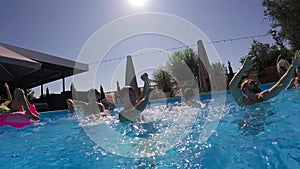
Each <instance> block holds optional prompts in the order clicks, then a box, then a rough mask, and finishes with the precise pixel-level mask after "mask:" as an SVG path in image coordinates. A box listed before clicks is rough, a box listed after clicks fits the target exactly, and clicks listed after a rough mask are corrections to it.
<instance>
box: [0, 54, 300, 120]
mask: <svg viewBox="0 0 300 169" xmlns="http://www.w3.org/2000/svg"><path fill="white" fill-rule="evenodd" d="M278 64H279V63H278ZM299 64H300V51H296V53H295V57H294V59H293V61H292V63H291V64H290V65H287V66H285V68H286V70H281V69H278V73H281V78H280V79H279V81H278V82H277V83H275V84H274V85H273V86H272V87H271V88H269V89H266V90H263V91H262V90H261V89H260V88H259V84H260V83H259V82H258V81H257V80H254V79H246V80H244V81H243V82H242V83H241V80H242V78H243V75H244V73H245V72H246V71H247V70H249V69H251V68H252V67H253V66H254V65H255V57H254V56H248V57H246V58H245V61H244V63H243V65H242V67H241V68H240V70H239V71H238V72H237V73H236V74H235V75H234V77H233V78H232V80H231V82H230V84H229V88H230V91H231V94H232V96H233V98H234V99H235V100H236V102H237V103H238V105H241V106H243V105H249V104H254V103H258V102H262V101H266V100H269V99H271V98H273V97H275V96H276V95H278V94H279V93H280V92H281V91H282V90H284V89H286V88H289V86H290V85H291V84H292V83H293V84H295V86H296V87H298V85H297V84H298V83H297V82H298V80H299V79H297V78H299V77H298V76H294V74H295V72H297V71H299V70H298V69H297V68H298V66H299ZM297 73H299V72H297ZM141 79H142V80H143V81H144V87H143V91H142V92H141V94H140V95H139V96H137V95H136V93H135V92H134V90H133V88H132V87H131V86H125V87H123V88H122V90H121V92H120V98H121V100H122V102H123V104H124V109H123V110H121V111H120V112H119V120H120V121H121V122H139V121H144V120H145V119H144V117H143V115H142V112H143V111H144V109H145V108H146V106H147V104H148V102H149V96H150V92H151V90H152V89H151V88H150V80H149V77H148V74H147V73H144V74H143V75H141ZM240 83H241V84H240ZM4 87H5V89H6V93H7V97H8V99H7V100H6V101H5V102H3V103H1V104H0V106H1V107H2V108H1V109H0V114H5V113H8V112H14V111H26V113H27V115H28V118H29V119H32V120H38V119H39V114H38V115H36V114H35V113H33V112H32V110H31V109H30V103H29V101H28V99H27V98H26V96H25V93H24V91H23V90H22V89H20V88H16V89H15V90H14V97H12V95H11V93H10V90H9V86H8V84H7V83H5V84H4ZM100 91H101V93H100V92H99V91H98V90H97V89H90V90H89V91H88V92H87V102H85V101H81V100H76V99H67V100H66V102H67V105H68V110H69V111H70V112H74V111H75V110H76V108H77V107H80V108H82V109H83V113H84V115H85V116H89V115H94V114H98V115H100V116H109V115H110V110H113V109H114V108H115V105H114V103H112V102H110V101H108V100H107V99H106V97H105V94H104V91H103V88H102V86H101V87H100ZM183 97H184V98H185V101H184V102H183V103H182V104H181V105H193V106H195V105H196V106H199V107H200V108H204V107H205V104H203V103H201V102H200V101H197V100H195V94H194V92H193V90H192V89H190V88H188V89H185V91H184V93H183Z"/></svg>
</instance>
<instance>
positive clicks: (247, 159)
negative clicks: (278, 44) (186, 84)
mask: <svg viewBox="0 0 300 169" xmlns="http://www.w3.org/2000/svg"><path fill="white" fill-rule="evenodd" d="M223 94H224V95H225V96H226V100H225V105H220V106H216V105H213V106H211V102H212V101H214V98H211V97H210V96H209V95H201V96H200V98H201V100H202V101H203V102H204V103H205V104H206V105H207V107H206V108H204V109H201V110H199V109H198V108H197V109H195V108H193V107H190V108H187V107H179V106H177V105H176V104H178V103H177V102H178V100H171V101H168V103H167V104H158V103H156V102H155V103H152V104H151V105H150V106H149V108H148V109H147V110H145V114H146V115H147V116H146V117H147V118H149V119H152V121H151V122H149V123H147V124H122V123H119V122H118V120H117V118H116V117H117V112H113V113H112V114H113V116H114V117H113V118H108V119H94V120H93V119H92V120H91V121H83V120H81V119H80V118H79V119H78V116H79V115H73V114H69V113H68V112H67V111H60V112H52V113H43V114H42V115H41V122H40V123H38V124H35V125H31V126H28V127H26V128H22V129H15V128H12V127H9V126H5V127H2V128H0V149H1V151H0V168H26V169H30V168H101V169H102V168H104V169H105V168H159V169H160V168H208V169H211V168H212V169H215V168H230V169H231V168H291V169H294V168H300V125H299V123H300V116H299V113H300V90H296V89H290V90H287V91H283V92H281V93H280V94H279V95H278V96H277V97H276V98H274V99H272V100H270V101H268V102H264V103H259V104H255V105H254V106H249V107H244V108H241V107H238V106H237V104H236V103H235V102H234V100H233V98H232V96H231V95H230V94H229V93H228V92H223ZM209 111H213V112H216V114H217V118H218V119H219V120H220V121H219V123H218V124H217V127H216V128H215V129H214V130H212V135H211V136H210V137H209V138H207V139H205V140H202V141H201V140H200V139H199V138H201V134H203V133H204V132H207V131H205V128H203V126H204V124H205V122H206V121H207V120H208V119H207V118H209V116H208V113H209ZM178 118H180V119H181V120H178ZM192 119H194V120H192ZM191 121H192V122H193V123H190V122H191ZM104 124H105V125H106V126H109V127H108V128H105V127H103V126H104ZM174 126H175V127H174ZM112 130H114V132H116V133H120V137H117V138H111V137H112V136H114V135H112V133H113V132H112ZM158 136H160V137H158ZM93 137H94V138H93ZM137 138H138V139H140V140H138V139H137ZM147 138H159V139H161V140H159V141H157V140H156V141H153V140H155V139H153V140H152V142H147V141H143V139H145V140H149V139H147ZM124 139H128V140H130V141H128V140H124ZM107 140H109V143H110V144H106V143H107V142H108V141H107ZM136 140H138V141H136ZM124 142H125V143H124ZM104 144H105V146H109V145H113V146H112V147H113V148H107V147H105V146H103V145H104ZM115 145H119V146H115ZM141 146H142V147H141ZM143 146H144V147H143ZM120 147H121V148H120ZM166 147H167V148H166ZM123 148H124V149H126V151H123V152H122V150H123ZM143 148H144V149H143ZM131 150H132V152H133V153H132V154H130V153H131V152H129V151H131ZM126 153H127V156H126ZM124 154H125V155H124ZM135 155H136V156H135ZM132 156H133V157H132Z"/></svg>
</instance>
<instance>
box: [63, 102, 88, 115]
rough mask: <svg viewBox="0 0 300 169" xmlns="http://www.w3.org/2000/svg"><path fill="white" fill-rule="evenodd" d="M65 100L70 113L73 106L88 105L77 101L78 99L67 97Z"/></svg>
mask: <svg viewBox="0 0 300 169" xmlns="http://www.w3.org/2000/svg"><path fill="white" fill-rule="evenodd" d="M66 102H67V104H68V110H69V111H70V112H71V113H74V112H75V107H84V106H87V105H88V104H87V103H86V102H83V101H78V100H72V99H67V100H66Z"/></svg>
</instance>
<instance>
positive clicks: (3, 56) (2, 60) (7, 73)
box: [0, 45, 41, 82]
mask: <svg viewBox="0 0 300 169" xmlns="http://www.w3.org/2000/svg"><path fill="white" fill-rule="evenodd" d="M40 68H41V64H40V63H38V62H36V61H34V60H31V59H29V58H26V57H24V56H22V55H19V54H17V53H15V52H13V51H11V50H9V49H6V48H5V47H3V46H1V45H0V80H1V81H8V82H10V81H16V80H18V79H20V78H21V77H22V76H25V75H26V74H29V73H31V72H33V71H36V70H39V69H40Z"/></svg>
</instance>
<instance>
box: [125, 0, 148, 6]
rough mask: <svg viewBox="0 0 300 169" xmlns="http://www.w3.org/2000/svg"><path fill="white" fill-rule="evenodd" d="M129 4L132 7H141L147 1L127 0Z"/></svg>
mask: <svg viewBox="0 0 300 169" xmlns="http://www.w3.org/2000/svg"><path fill="white" fill-rule="evenodd" d="M129 2H130V4H131V5H132V6H134V7H143V6H144V5H145V4H146V2H147V0H129Z"/></svg>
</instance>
